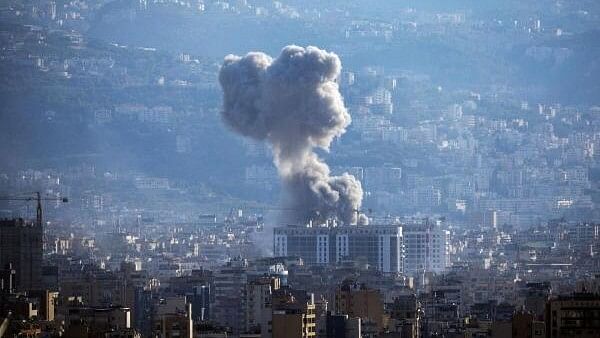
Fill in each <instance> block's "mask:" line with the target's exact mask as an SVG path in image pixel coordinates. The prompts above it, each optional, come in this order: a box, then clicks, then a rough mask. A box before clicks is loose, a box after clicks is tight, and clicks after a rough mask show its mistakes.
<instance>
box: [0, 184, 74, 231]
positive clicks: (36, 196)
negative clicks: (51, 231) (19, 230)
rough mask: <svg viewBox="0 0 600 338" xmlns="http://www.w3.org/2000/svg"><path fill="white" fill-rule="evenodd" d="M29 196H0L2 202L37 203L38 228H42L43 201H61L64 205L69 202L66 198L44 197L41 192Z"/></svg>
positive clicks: (36, 219)
mask: <svg viewBox="0 0 600 338" xmlns="http://www.w3.org/2000/svg"><path fill="white" fill-rule="evenodd" d="M28 195H29V196H0V201H36V202H37V206H36V218H35V221H36V225H37V226H42V201H60V202H63V203H67V202H69V199H68V198H66V197H51V196H45V197H42V194H41V193H40V192H39V191H37V192H34V193H31V194H28Z"/></svg>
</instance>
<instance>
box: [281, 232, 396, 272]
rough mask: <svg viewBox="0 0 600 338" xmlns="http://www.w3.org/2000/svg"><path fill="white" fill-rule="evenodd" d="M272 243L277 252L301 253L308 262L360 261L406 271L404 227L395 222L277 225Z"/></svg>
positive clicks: (312, 263) (378, 266) (313, 263)
mask: <svg viewBox="0 0 600 338" xmlns="http://www.w3.org/2000/svg"><path fill="white" fill-rule="evenodd" d="M273 247H274V254H275V256H298V257H300V258H302V259H303V260H304V263H305V264H307V265H315V264H337V263H341V262H344V261H357V262H361V263H366V264H368V265H370V266H373V267H376V268H377V270H379V271H382V272H390V273H402V272H403V236H402V227H400V226H396V225H369V226H304V227H302V226H287V227H278V228H275V229H274V237H273Z"/></svg>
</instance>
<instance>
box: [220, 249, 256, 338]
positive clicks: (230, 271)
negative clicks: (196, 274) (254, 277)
mask: <svg viewBox="0 0 600 338" xmlns="http://www.w3.org/2000/svg"><path fill="white" fill-rule="evenodd" d="M246 268H247V262H246V261H245V260H237V261H232V262H229V263H228V265H227V266H225V267H223V268H221V269H220V270H218V271H217V272H216V273H215V275H214V294H215V296H214V297H215V298H214V307H213V308H212V309H211V316H212V320H214V321H215V322H216V323H217V324H219V325H221V326H225V327H228V328H230V329H231V332H232V333H233V334H234V335H235V334H239V333H241V332H244V331H245V329H246V310H245V309H246V297H245V291H246V284H247V280H248V276H247V271H246Z"/></svg>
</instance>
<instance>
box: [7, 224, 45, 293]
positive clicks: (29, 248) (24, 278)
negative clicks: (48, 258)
mask: <svg viewBox="0 0 600 338" xmlns="http://www.w3.org/2000/svg"><path fill="white" fill-rule="evenodd" d="M42 241H43V229H42V227H41V226H39V225H36V224H35V223H32V222H28V221H25V220H23V219H12V220H0V269H6V268H8V267H9V266H12V269H13V270H15V280H14V285H13V287H14V289H15V290H17V291H25V290H39V289H41V288H42V255H43V251H42V250H43V249H42V248H43V242H42Z"/></svg>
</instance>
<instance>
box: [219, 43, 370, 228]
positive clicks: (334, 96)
mask: <svg viewBox="0 0 600 338" xmlns="http://www.w3.org/2000/svg"><path fill="white" fill-rule="evenodd" d="M340 70H341V63H340V59H339V58H338V56H337V55H336V54H334V53H329V52H326V51H324V50H321V49H318V48H316V47H307V48H302V47H298V46H287V47H285V48H284V49H283V50H282V52H281V55H279V57H278V58H276V59H272V58H271V57H270V56H268V55H266V54H264V53H258V52H252V53H248V54H247V55H246V56H243V57H240V56H235V55H228V56H226V57H225V60H224V63H223V66H222V68H221V71H220V73H219V81H220V83H221V87H222V88H223V106H224V108H223V111H222V116H223V119H224V121H225V122H226V123H227V124H228V125H229V126H230V127H231V128H232V129H233V130H234V131H236V132H238V133H240V134H241V135H244V136H246V137H251V138H254V139H257V140H267V141H268V142H269V143H270V144H271V146H272V149H273V157H274V162H275V165H276V167H277V169H278V172H279V175H280V176H281V179H282V182H283V186H284V189H285V190H286V192H287V193H288V195H289V201H288V204H289V205H288V206H289V207H290V209H291V210H292V211H293V214H294V218H295V219H294V221H298V222H299V221H306V220H308V219H310V218H315V217H317V218H321V219H323V218H329V217H335V218H337V219H338V220H340V221H342V222H344V223H346V224H352V223H356V222H357V212H356V210H359V208H360V205H361V202H362V196H363V191H362V188H361V184H360V182H359V181H358V180H357V179H356V178H355V177H354V176H352V175H349V174H347V173H345V174H343V175H341V176H331V175H330V171H329V167H328V166H327V164H326V163H325V162H323V161H322V160H321V159H320V158H319V156H318V155H317V154H316V153H315V149H316V148H321V149H323V150H325V151H328V150H329V146H330V144H331V142H332V141H333V139H334V138H335V137H338V136H340V135H342V134H343V133H344V132H345V131H346V127H347V126H348V125H349V124H350V122H351V118H350V114H348V111H347V110H346V108H345V106H344V102H343V99H342V96H341V94H340V92H339V90H338V85H337V83H336V82H335V81H336V78H337V77H338V75H339V74H340ZM361 218H362V217H361Z"/></svg>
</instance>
